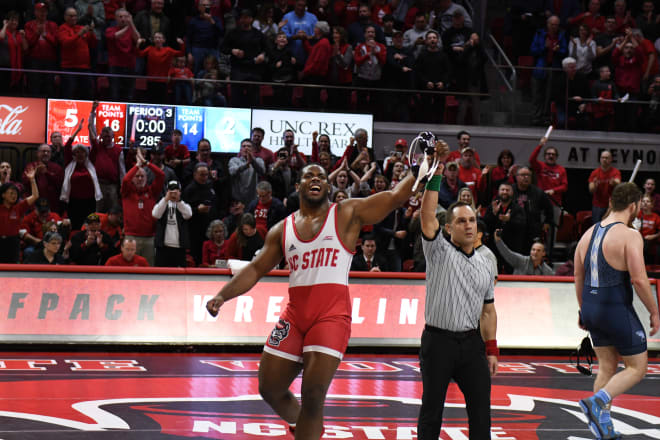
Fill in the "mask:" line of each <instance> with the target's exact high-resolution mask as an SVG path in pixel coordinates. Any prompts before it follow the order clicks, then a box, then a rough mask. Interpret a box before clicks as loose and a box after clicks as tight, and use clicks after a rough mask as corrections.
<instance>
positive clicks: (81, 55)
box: [57, 23, 96, 69]
mask: <svg viewBox="0 0 660 440" xmlns="http://www.w3.org/2000/svg"><path fill="white" fill-rule="evenodd" d="M82 28H83V26H80V25H75V26H73V27H71V26H69V25H68V24H66V23H64V24H63V25H61V26H60V27H59V29H58V30H57V40H58V41H59V42H60V49H61V51H60V54H61V60H60V66H62V68H65V69H89V68H90V66H91V65H90V58H89V48H90V47H96V35H94V32H92V31H89V32H87V33H86V34H84V35H83V36H82V37H81V36H79V35H78V32H80V30H81V29H82Z"/></svg>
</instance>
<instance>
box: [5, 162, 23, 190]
mask: <svg viewBox="0 0 660 440" xmlns="http://www.w3.org/2000/svg"><path fill="white" fill-rule="evenodd" d="M5 183H12V184H14V186H16V188H18V191H19V193H21V194H22V193H23V185H21V184H20V183H19V182H14V181H12V180H11V164H10V163H9V162H0V185H2V184H5Z"/></svg>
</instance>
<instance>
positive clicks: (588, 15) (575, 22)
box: [568, 0, 605, 58]
mask: <svg viewBox="0 0 660 440" xmlns="http://www.w3.org/2000/svg"><path fill="white" fill-rule="evenodd" d="M568 24H570V25H571V26H579V27H582V26H587V29H590V34H591V33H592V32H593V34H592V35H598V34H599V33H601V32H604V31H605V16H604V15H602V14H601V13H600V0H590V1H589V7H588V9H587V10H586V11H584V12H583V13H581V14H578V15H576V16H575V17H571V18H569V19H568ZM571 56H572V55H571ZM573 58H575V57H574V56H573Z"/></svg>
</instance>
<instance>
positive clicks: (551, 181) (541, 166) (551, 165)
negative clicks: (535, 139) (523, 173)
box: [529, 137, 568, 222]
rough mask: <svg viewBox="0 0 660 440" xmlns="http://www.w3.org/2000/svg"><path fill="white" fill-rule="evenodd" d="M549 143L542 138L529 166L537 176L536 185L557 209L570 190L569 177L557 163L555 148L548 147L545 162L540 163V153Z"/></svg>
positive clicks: (545, 152)
mask: <svg viewBox="0 0 660 440" xmlns="http://www.w3.org/2000/svg"><path fill="white" fill-rule="evenodd" d="M547 142H548V139H547V138H545V137H544V138H541V141H540V142H539V144H538V145H537V146H536V148H535V149H534V151H532V154H531V155H530V156H529V164H530V165H531V166H532V170H533V171H534V174H536V179H537V182H536V183H537V185H538V186H539V188H541V189H542V190H543V191H545V193H546V194H547V195H548V196H549V197H550V198H551V199H552V201H553V202H554V206H555V207H559V206H561V204H562V197H563V196H564V193H565V192H566V190H568V177H567V174H566V169H565V168H564V167H563V166H561V165H559V164H558V163H557V157H558V156H559V152H558V151H557V149H556V148H555V147H547V148H546V149H545V151H544V152H543V156H544V157H545V162H539V160H538V155H539V152H540V151H541V148H543V147H544V146H545V144H546V143H547ZM556 221H557V219H556V220H555V222H556Z"/></svg>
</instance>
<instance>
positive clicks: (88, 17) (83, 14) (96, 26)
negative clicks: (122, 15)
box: [75, 0, 106, 66]
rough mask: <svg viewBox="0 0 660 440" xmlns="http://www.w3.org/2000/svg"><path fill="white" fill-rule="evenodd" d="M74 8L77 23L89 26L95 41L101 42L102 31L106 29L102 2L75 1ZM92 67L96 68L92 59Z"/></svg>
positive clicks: (95, 0) (101, 0) (93, 0)
mask: <svg viewBox="0 0 660 440" xmlns="http://www.w3.org/2000/svg"><path fill="white" fill-rule="evenodd" d="M75 8H76V11H78V17H79V18H78V23H79V24H82V25H86V26H90V27H91V28H92V31H93V32H94V35H95V36H96V40H97V41H102V39H103V31H104V30H105V28H106V21H105V8H104V7H103V0H76V1H75ZM92 66H96V59H95V58H94V57H92Z"/></svg>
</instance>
